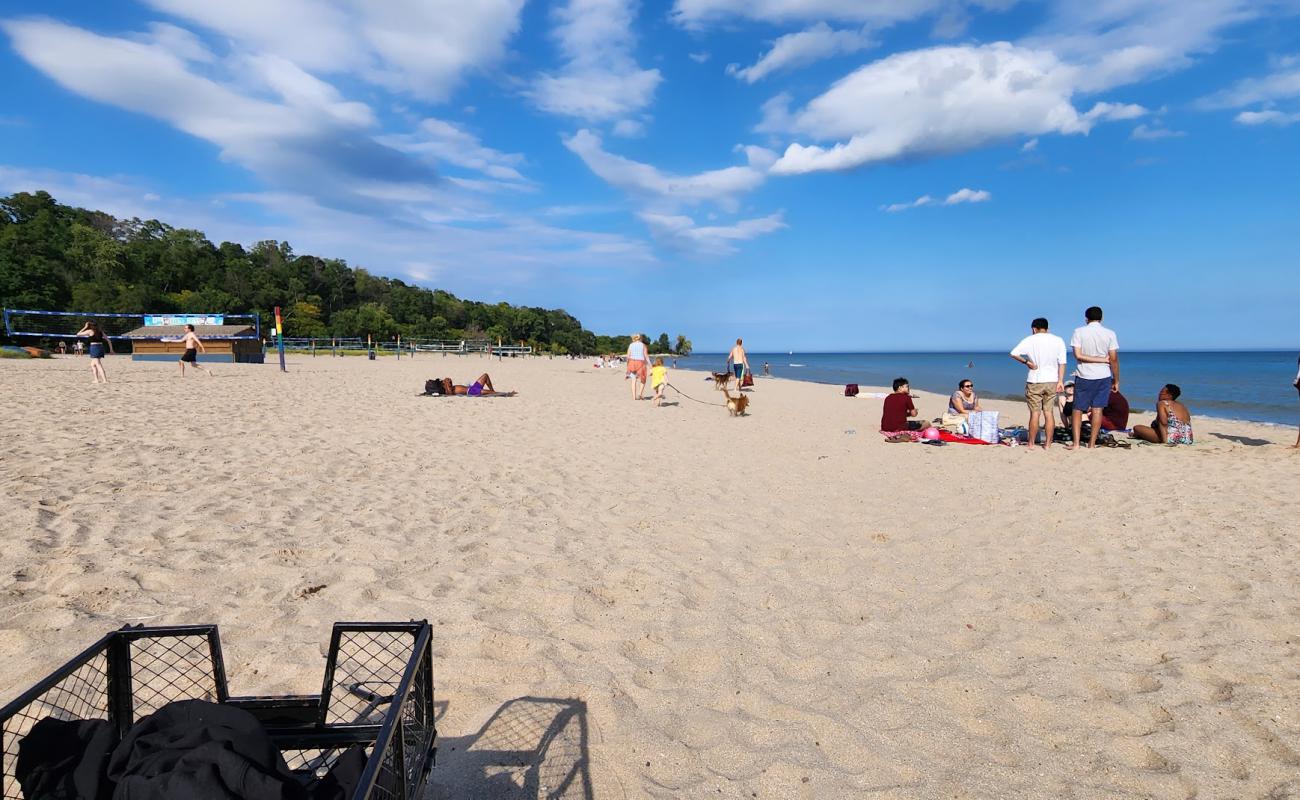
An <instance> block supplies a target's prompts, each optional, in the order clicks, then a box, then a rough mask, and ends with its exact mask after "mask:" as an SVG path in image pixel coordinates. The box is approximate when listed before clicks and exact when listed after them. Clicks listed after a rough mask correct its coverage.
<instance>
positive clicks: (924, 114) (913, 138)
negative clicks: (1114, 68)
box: [760, 42, 1145, 174]
mask: <svg viewBox="0 0 1300 800" xmlns="http://www.w3.org/2000/svg"><path fill="white" fill-rule="evenodd" d="M1077 76H1078V73H1077V70H1076V69H1075V68H1074V67H1071V66H1069V65H1067V64H1063V63H1062V62H1060V61H1059V60H1058V59H1057V58H1056V56H1055V55H1053V54H1052V53H1050V52H1047V51H1044V50H1027V49H1025V48H1021V47H1017V46H1015V45H1012V44H1009V43H1006V42H999V43H995V44H989V45H983V46H979V47H975V46H957V47H935V48H929V49H924V50H913V51H908V52H903V53H897V54H895V55H892V56H889V57H887V58H883V59H881V60H879V61H876V62H873V63H871V64H867V65H866V66H863V67H861V68H859V69H857V70H855V71H854V72H852V73H850V74H849V75H848V76H846V77H845V78H843V79H841V80H839V81H837V82H836V83H835V84H834V85H832V86H831V88H830V89H828V90H827V91H826V92H825V93H823V94H822V95H820V96H818V97H816V98H814V99H813V100H811V101H810V102H809V103H808V104H807V105H806V106H805V107H804V108H802V109H800V110H798V111H795V112H791V111H790V110H789V109H788V107H787V105H786V104H787V103H788V98H783V97H782V96H778V97H777V98H773V100H771V101H769V102H768V104H766V105H765V106H764V109H763V112H764V113H763V117H764V119H763V123H762V125H761V126H760V129H761V130H767V131H771V132H789V133H793V134H796V135H798V134H802V135H805V136H809V137H811V138H813V139H814V140H818V141H827V140H832V141H833V140H843V139H847V141H842V142H839V143H837V144H834V145H832V146H830V147H823V146H820V145H803V144H799V143H794V144H791V145H790V146H789V147H788V148H787V149H786V151H785V154H784V155H783V156H782V157H781V160H780V161H778V162H777V163H776V165H775V166H774V167H773V172H775V173H778V174H798V173H804V172H814V171H819V170H843V169H852V168H854V167H859V166H862V165H865V164H871V163H877V162H881V161H889V160H894V159H898V158H904V157H924V156H933V155H939V154H944V153H951V152H957V151H962V150H968V149H973V148H975V147H979V146H983V145H986V144H989V143H992V142H994V141H997V140H999V139H1004V138H1009V137H1012V136H1038V135H1041V134H1045V133H1063V134H1076V133H1087V132H1088V131H1089V130H1090V129H1091V128H1092V127H1093V125H1094V124H1096V123H1097V122H1099V121H1102V120H1113V119H1131V118H1133V117H1135V116H1139V115H1141V114H1142V113H1145V109H1142V108H1141V107H1140V106H1135V105H1119V104H1113V103H1106V102H1100V103H1097V104H1095V105H1094V106H1093V108H1092V109H1091V110H1089V111H1088V112H1087V113H1084V114H1080V113H1079V112H1078V110H1076V109H1075V107H1074V105H1073V104H1072V103H1071V95H1072V94H1073V92H1074V83H1075V80H1076V79H1077Z"/></svg>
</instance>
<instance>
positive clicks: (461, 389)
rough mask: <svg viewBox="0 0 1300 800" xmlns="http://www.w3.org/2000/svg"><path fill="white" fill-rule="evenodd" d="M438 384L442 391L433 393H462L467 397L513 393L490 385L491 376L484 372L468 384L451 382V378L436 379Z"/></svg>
mask: <svg viewBox="0 0 1300 800" xmlns="http://www.w3.org/2000/svg"><path fill="white" fill-rule="evenodd" d="M438 386H440V387H441V388H442V391H441V392H434V394H463V395H468V396H469V397H483V396H485V395H501V396H503V397H504V396H509V395H513V394H514V392H498V391H497V390H496V387H494V386H493V385H492V378H491V376H489V375H488V374H487V373H486V372H484V373H483V374H482V375H480V376H478V380H476V381H474V382H473V383H471V384H470V385H469V386H462V385H461V384H459V383H452V380H451V378H441V379H438Z"/></svg>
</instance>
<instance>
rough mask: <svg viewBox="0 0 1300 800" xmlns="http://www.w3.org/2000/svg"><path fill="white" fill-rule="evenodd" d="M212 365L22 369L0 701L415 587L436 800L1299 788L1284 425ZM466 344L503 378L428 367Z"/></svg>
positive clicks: (381, 604) (276, 687)
mask: <svg viewBox="0 0 1300 800" xmlns="http://www.w3.org/2000/svg"><path fill="white" fill-rule="evenodd" d="M212 366H213V371H214V372H215V373H216V374H215V377H213V378H210V379H209V378H206V377H202V376H199V377H194V378H186V379H185V380H179V379H177V378H176V377H174V371H175V367H174V365H171V364H156V363H152V364H151V363H132V362H130V361H127V360H126V359H124V358H113V359H110V360H109V361H108V371H109V375H110V378H111V379H112V380H113V381H114V383H112V384H110V385H108V386H91V385H89V379H90V372H89V368H88V365H87V363H86V361H85V360H84V359H83V360H78V359H75V358H63V359H55V360H52V361H41V362H37V361H0V431H2V433H3V435H2V436H0V488H2V489H3V497H4V502H3V506H2V507H0V531H3V536H4V547H3V550H2V551H0V565H2V567H3V568H2V569H0V582H2V583H3V595H2V597H0V604H2V605H0V698H3V699H6V700H7V699H10V698H12V697H14V696H15V695H16V694H17V693H18V692H20V691H21V690H22V689H24V688H26V687H27V686H29V685H31V684H32V683H33V682H35V681H36V680H37V679H38V678H40V677H41V676H43V675H44V674H46V673H47V672H49V671H50V670H52V669H53V668H54V667H56V666H57V665H59V664H61V663H63V661H64V660H66V659H67V658H69V657H71V656H72V655H74V654H75V653H76V652H78V651H80V650H81V649H82V648H83V647H85V646H86V645H88V644H89V643H90V642H92V641H93V640H94V639H95V638H97V637H98V636H100V635H101V634H103V633H104V632H106V631H108V630H110V629H113V628H116V627H119V626H120V625H122V624H124V623H128V622H130V623H137V622H145V623H148V624H162V623H198V622H216V623H219V624H220V626H221V633H222V638H223V642H224V644H225V648H226V667H227V670H228V673H229V677H230V681H231V686H232V690H233V691H235V692H236V693H240V694H252V693H289V692H299V693H311V692H316V691H319V688H320V679H321V669H322V665H323V658H322V654H323V651H324V644H323V643H324V642H325V641H326V639H327V636H328V631H329V625H330V623H331V622H333V621H334V620H344V619H348V620H358V619H359V620H365V619H382V620H389V619H392V620H404V619H410V618H427V619H429V620H430V622H432V623H433V626H434V654H435V685H436V689H437V698H438V701H439V702H440V703H445V706H444V707H442V710H443V715H442V717H441V719H440V721H439V731H440V739H439V744H440V748H439V753H438V767H437V768H436V769H435V770H434V772H433V777H432V781H431V788H430V790H429V792H428V794H427V797H429V798H442V797H496V796H502V797H525V796H563V797H583V796H584V795H586V796H592V797H596V798H623V797H656V798H677V797H689V798H703V797H744V798H751V797H759V798H764V797H767V798H939V797H960V798H1001V797H1015V798H1117V797H1123V798H1129V797H1131V798H1148V797H1150V798H1190V797H1202V798H1229V797H1231V798H1265V797H1268V798H1281V797H1295V796H1297V795H1300V558H1298V557H1297V552H1296V539H1295V536H1296V524H1295V523H1296V519H1297V517H1300V513H1298V511H1300V505H1298V503H1297V500H1296V494H1295V492H1296V486H1297V480H1296V479H1297V475H1298V474H1300V455H1296V454H1295V453H1294V452H1293V451H1289V450H1287V449H1285V448H1284V447H1283V446H1282V445H1285V444H1291V443H1293V442H1294V439H1295V431H1294V429H1284V428H1269V427H1265V426H1258V425H1248V424H1243V423H1231V422H1222V421H1214V420H1210V419H1203V418H1198V419H1197V420H1196V434H1197V439H1198V444H1196V445H1195V446H1194V447H1189V448H1181V449H1174V448H1166V447H1155V446H1151V447H1135V448H1134V449H1132V450H1127V451H1126V450H1097V451H1091V452H1084V451H1081V452H1076V453H1068V452H1065V451H1064V449H1063V448H1054V449H1053V451H1052V452H1050V453H1046V454H1045V453H1043V452H1041V451H1036V452H1028V451H1027V450H1026V448H1016V449H1012V448H1009V447H972V446H962V445H950V446H947V447H943V448H935V447H927V446H923V445H919V444H887V443H885V442H884V441H883V439H882V437H881V436H880V435H879V433H877V432H876V428H877V426H878V423H879V418H880V406H881V402H880V401H879V400H874V399H868V398H863V397H859V398H855V399H846V398H844V397H843V396H841V392H840V389H838V388H837V387H833V386H821V385H814V384H805V383H798V382H793V381H783V380H761V379H760V381H759V384H758V386H757V387H756V391H754V392H753V394H752V395H751V396H752V401H753V404H752V406H751V407H750V412H751V413H750V415H749V416H748V417H746V418H742V419H732V418H730V417H729V416H728V415H727V413H726V411H725V410H724V409H722V408H720V407H712V408H710V407H706V406H704V405H701V404H699V403H696V402H692V401H690V400H686V399H681V398H677V397H674V398H673V400H674V402H675V403H676V404H674V405H671V406H667V407H664V408H654V407H652V406H651V404H650V403H649V402H633V401H632V400H631V399H630V398H629V393H630V388H629V386H628V384H627V383H626V382H624V380H623V377H622V374H621V373H619V372H617V371H615V370H594V369H591V368H590V365H589V364H587V363H585V362H583V363H579V362H573V361H568V360H554V361H551V360H542V359H537V360H524V359H507V360H505V361H504V362H495V361H493V362H489V361H488V360H487V359H485V358H483V357H464V358H457V357H443V356H421V357H420V358H418V359H417V360H415V361H414V362H412V361H409V360H403V361H401V362H398V361H395V360H392V359H391V358H389V359H381V360H379V361H376V362H369V361H366V360H363V359H359V358H351V359H330V358H324V357H321V358H316V359H312V358H309V357H303V356H294V357H292V358H291V360H290V372H289V373H288V374H281V373H279V372H278V371H277V369H276V368H275V367H274V366H272V365H270V364H268V365H265V366H251V365H221V364H214V365H212ZM484 369H487V370H489V371H490V372H491V373H492V377H493V379H494V380H495V382H496V383H497V385H498V386H499V387H501V388H507V389H517V390H519V392H520V395H519V396H518V397H515V398H510V399H487V400H482V399H478V400H476V399H465V398H428V397H418V396H416V393H417V392H418V391H420V389H421V388H422V386H423V382H424V379H425V378H427V377H434V376H441V375H444V374H450V375H452V376H453V377H455V378H456V380H457V381H458V382H467V381H469V380H472V379H473V378H474V377H475V376H476V375H477V374H478V373H479V372H481V371H483V370H484ZM670 376H671V377H670V379H671V380H673V381H675V382H676V383H677V385H679V386H680V387H681V388H682V389H685V390H686V391H687V392H688V393H689V394H691V395H692V396H694V397H696V398H699V399H701V400H704V401H708V402H712V403H717V402H718V401H719V400H720V396H719V395H718V394H717V393H716V392H715V391H714V390H712V389H711V388H710V386H709V384H708V383H706V381H705V380H702V379H701V378H702V376H700V375H699V374H698V373H687V372H676V373H670ZM1169 377H1172V378H1176V377H1177V376H1169ZM1186 400H1187V401H1188V404H1189V406H1190V407H1191V408H1192V409H1193V411H1195V408H1196V398H1194V397H1190V398H1186ZM943 402H944V401H943V399H942V398H938V397H935V396H922V397H921V399H920V400H919V401H918V405H919V407H920V409H921V412H922V414H923V415H925V416H927V417H929V416H934V415H937V414H938V413H939V412H940V411H941V410H942V409H941V404H942V403H943ZM991 405H993V406H994V407H995V408H998V409H1000V410H1002V411H1003V412H1004V413H1005V414H1006V415H1007V416H1009V417H1010V418H1011V419H1012V420H1013V421H1023V420H1024V412H1023V410H1022V408H1021V407H1019V406H1017V405H1016V404H1012V403H993V404H991ZM1005 418H1006V417H1004V419H1005ZM518 698H543V699H546V700H558V701H565V702H563V703H550V702H544V701H543V700H528V701H521V702H518V703H513V704H511V703H509V701H511V700H515V699H518ZM557 709H559V710H564V711H566V712H570V714H571V715H570V716H568V717H565V719H568V720H569V721H568V723H567V724H564V725H562V726H560V729H559V730H558V732H557V731H553V732H552V733H553V734H554V735H553V736H552V737H551V738H550V739H549V745H548V746H547V747H545V748H544V749H543V751H542V752H538V750H539V745H540V744H541V742H542V739H543V738H544V736H543V734H544V732H545V730H546V728H547V726H548V725H549V724H550V722H552V721H553V720H554V719H555V717H556V711H557ZM498 710H503V712H504V713H503V714H502V715H500V716H498V717H497V718H496V720H495V721H493V722H492V724H490V725H486V723H488V722H489V720H491V719H492V718H493V715H494V713H496V712H497V711H498ZM584 733H585V739H584ZM507 751H516V752H507ZM566 779H567V780H568V782H567V783H564V781H565V780H566ZM584 783H586V784H587V785H589V787H590V791H589V792H588V791H587V789H586V788H585V787H584ZM511 786H517V787H525V788H519V789H517V790H514V791H511V790H509V789H508V787H511ZM539 787H545V788H539Z"/></svg>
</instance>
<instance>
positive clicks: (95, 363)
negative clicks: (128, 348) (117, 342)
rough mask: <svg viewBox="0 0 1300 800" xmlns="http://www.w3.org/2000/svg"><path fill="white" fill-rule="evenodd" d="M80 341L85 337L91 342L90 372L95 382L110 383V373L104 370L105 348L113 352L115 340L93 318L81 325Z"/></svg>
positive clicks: (78, 332) (78, 333)
mask: <svg viewBox="0 0 1300 800" xmlns="http://www.w3.org/2000/svg"><path fill="white" fill-rule="evenodd" d="M77 336H78V341H77V344H78V345H80V344H81V341H80V339H82V338H84V339H86V340H88V341H89V343H90V374H91V376H92V377H93V378H94V381H93V383H108V373H106V372H104V356H105V355H106V354H107V353H105V348H107V352H108V353H112V352H113V342H112V340H111V339H109V338H108V337H107V336H105V335H104V331H103V329H102V328H100V327H99V323H98V322H96V321H94V320H93V319H88V320H86V324H85V325H82V326H81V330H79V331H77Z"/></svg>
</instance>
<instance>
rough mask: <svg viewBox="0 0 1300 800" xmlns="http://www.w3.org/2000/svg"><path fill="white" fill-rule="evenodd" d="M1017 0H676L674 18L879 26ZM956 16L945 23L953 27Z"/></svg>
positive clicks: (703, 23) (693, 25)
mask: <svg viewBox="0 0 1300 800" xmlns="http://www.w3.org/2000/svg"><path fill="white" fill-rule="evenodd" d="M1015 4H1016V0H944V1H943V2H941V1H940V0H676V2H674V3H673V11H672V18H673V20H674V21H675V22H677V24H679V25H681V26H682V27H685V28H689V29H693V30H699V29H702V28H705V27H707V26H710V25H714V24H718V23H726V22H728V21H730V20H735V19H747V20H754V21H757V22H768V23H775V24H789V23H797V22H819V21H827V20H830V21H834V22H846V23H857V24H870V25H871V26H872V27H875V28H882V27H886V26H889V25H894V24H896V23H899V22H907V21H910V20H915V19H920V18H922V17H926V16H930V15H939V16H941V17H943V16H949V15H952V14H953V13H954V12H955V13H956V15H957V16H960V15H961V13H962V12H963V11H964V7H966V6H975V7H982V8H986V9H990V10H1004V9H1006V8H1009V7H1011V6H1013V5H1015ZM953 22H954V20H951V19H950V20H948V21H946V22H945V23H944V24H946V25H947V26H948V29H949V30H950V31H951V29H952V27H953Z"/></svg>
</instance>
